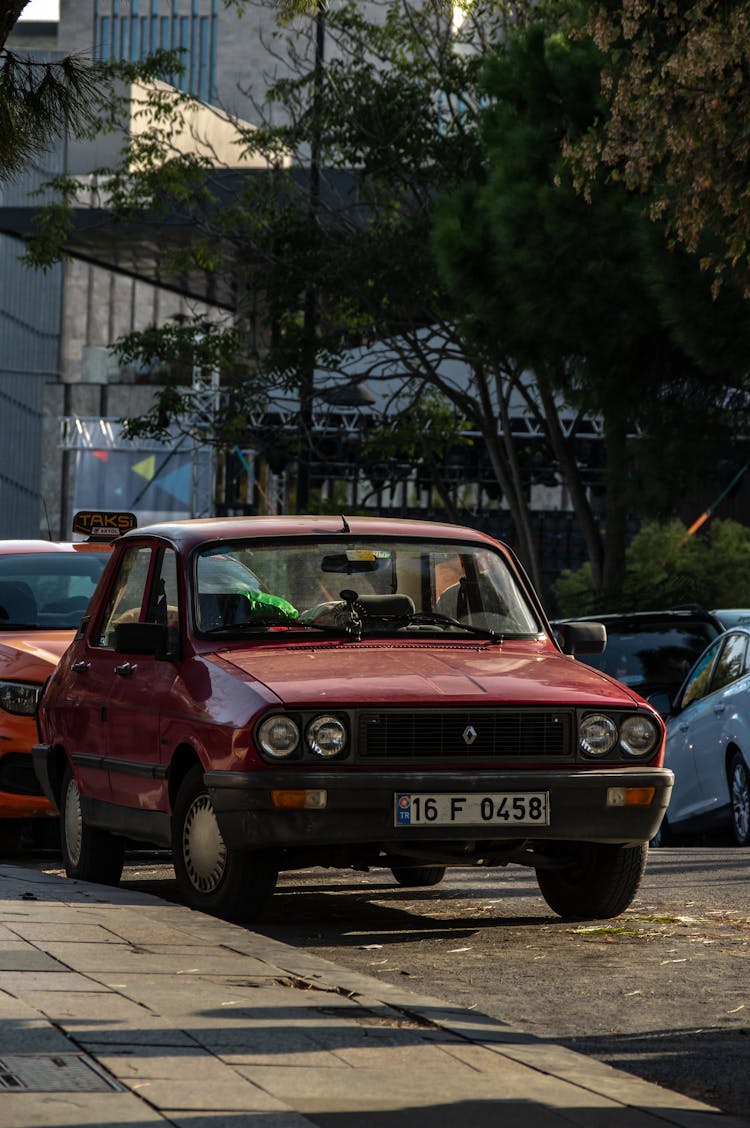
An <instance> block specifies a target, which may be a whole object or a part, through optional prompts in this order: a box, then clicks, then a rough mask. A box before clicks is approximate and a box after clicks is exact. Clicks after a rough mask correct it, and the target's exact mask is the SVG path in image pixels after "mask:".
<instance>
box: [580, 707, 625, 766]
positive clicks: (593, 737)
mask: <svg viewBox="0 0 750 1128" xmlns="http://www.w3.org/2000/svg"><path fill="white" fill-rule="evenodd" d="M580 738H581V751H582V752H585V753H586V755H587V756H606V755H607V753H608V752H611V751H612V749H613V748H614V746H615V744H617V725H616V724H615V722H614V721H613V720H611V719H610V718H609V717H605V716H604V715H603V714H602V713H590V714H589V716H588V717H584V718H583V720H582V721H581V729H580Z"/></svg>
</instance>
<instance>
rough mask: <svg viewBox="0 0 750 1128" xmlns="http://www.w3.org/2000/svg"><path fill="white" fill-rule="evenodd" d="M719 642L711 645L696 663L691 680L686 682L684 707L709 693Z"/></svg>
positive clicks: (683, 695)
mask: <svg viewBox="0 0 750 1128" xmlns="http://www.w3.org/2000/svg"><path fill="white" fill-rule="evenodd" d="M719 646H720V643H719V642H715V643H714V645H713V646H709V648H708V650H707V651H706V653H705V654H704V655H703V657H702V658H700V659H699V661H698V662H697V663H696V665H695V668H694V670H693V672H692V673H691V675H690V678H689V680H688V681H687V683H686V684H685V689H684V691H683V694H682V703H681V704H682V708H683V709H684V708H685V706H686V705H692V703H693V702H694V701H700V699H701V697H705V696H706V694H707V693H708V686H709V681H710V677H711V667H712V666H713V662H714V658H715V657H716V655H717V654H718V652H719Z"/></svg>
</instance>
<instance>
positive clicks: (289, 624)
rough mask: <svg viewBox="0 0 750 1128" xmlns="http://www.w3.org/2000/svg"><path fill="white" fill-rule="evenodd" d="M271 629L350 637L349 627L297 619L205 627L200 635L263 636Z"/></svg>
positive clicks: (262, 620) (254, 620)
mask: <svg viewBox="0 0 750 1128" xmlns="http://www.w3.org/2000/svg"><path fill="white" fill-rule="evenodd" d="M271 627H285V628H286V630H289V631H300V630H308V629H310V628H312V629H313V630H316V631H325V632H326V633H327V634H335V635H337V636H338V637H344V638H345V637H348V636H349V635H351V633H352V632H351V630H350V628H349V627H336V626H329V625H328V624H326V623H310V622H304V623H302V622H300V621H299V620H297V619H284V620H281V619H276V618H267V619H260V618H255V619H248V620H247V622H244V623H227V624H225V625H224V626H221V627H207V628H204V629H203V630H202V631H201V634H204V635H210V636H212V637H220V636H222V635H233V634H254V633H255V632H257V633H258V634H265V633H266V632H267V631H268V630H269V629H270V628H271Z"/></svg>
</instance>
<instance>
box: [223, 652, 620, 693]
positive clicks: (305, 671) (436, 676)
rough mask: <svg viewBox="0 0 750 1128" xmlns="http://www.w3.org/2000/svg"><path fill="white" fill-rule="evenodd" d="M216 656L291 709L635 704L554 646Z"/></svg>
mask: <svg viewBox="0 0 750 1128" xmlns="http://www.w3.org/2000/svg"><path fill="white" fill-rule="evenodd" d="M217 657H220V658H221V659H222V660H223V662H227V663H230V664H232V665H234V666H235V667H237V668H238V669H239V670H241V671H242V673H243V674H244V675H245V677H246V678H248V679H252V680H253V681H254V682H260V683H262V684H263V685H264V686H266V687H267V689H269V690H270V691H271V692H272V693H273V694H274V695H275V696H276V697H277V698H278V699H279V701H281V702H283V703H284V704H286V705H291V706H295V705H313V706H314V705H316V704H321V703H323V702H327V703H328V702H329V703H330V704H331V705H332V706H333V705H338V706H347V705H365V706H366V705H369V704H371V703H372V704H396V705H401V704H410V705H417V704H420V705H425V704H433V703H436V702H437V701H438V700H440V699H442V700H443V701H445V702H453V701H455V702H461V703H462V702H476V703H480V702H481V703H487V704H491V703H495V702H497V701H502V702H503V703H509V704H516V705H549V706H554V707H557V708H559V707H562V706H566V705H569V706H574V705H575V706H584V707H587V706H588V707H593V708H604V707H605V706H610V707H611V706H621V707H625V708H627V707H628V706H632V705H633V704H634V702H636V701H638V700H639V698H638V697H637V696H635V695H633V694H631V693H629V692H628V691H627V689H626V688H625V687H624V686H622V685H620V684H619V683H618V682H614V681H612V680H611V679H610V678H609V677H607V676H606V675H605V674H601V673H599V672H598V671H596V670H593V669H591V667H589V666H584V665H583V664H582V663H580V662H576V661H574V660H573V659H572V658H568V657H565V656H563V655H561V654H559V653H558V652H557V651H552V650H550V648H549V647H548V646H540V645H539V644H534V643H532V644H529V643H526V644H516V645H513V644H509V643H504V644H503V646H502V647H498V646H473V645H461V644H455V643H453V644H443V645H440V644H437V645H425V644H424V643H420V644H417V645H412V646H409V645H406V644H397V645H394V644H393V643H390V644H388V645H383V644H382V643H372V642H371V643H368V642H362V643H348V644H345V645H333V646H326V645H323V646H312V645H298V646H294V645H290V646H283V647H282V646H276V647H274V648H273V649H271V648H266V647H263V648H258V647H254V648H253V649H252V650H251V649H244V648H242V649H237V650H235V649H232V650H224V651H222V652H221V653H220V654H219V655H217Z"/></svg>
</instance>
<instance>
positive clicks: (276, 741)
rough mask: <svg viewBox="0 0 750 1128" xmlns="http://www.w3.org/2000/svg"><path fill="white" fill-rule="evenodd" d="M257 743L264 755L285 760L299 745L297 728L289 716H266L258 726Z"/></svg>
mask: <svg viewBox="0 0 750 1128" xmlns="http://www.w3.org/2000/svg"><path fill="white" fill-rule="evenodd" d="M258 743H259V744H260V746H261V748H262V749H263V751H264V752H265V754H266V756H272V757H273V758H274V760H286V758H287V757H288V756H291V755H293V754H294V752H296V750H297V747H298V745H299V728H298V727H297V724H296V723H295V722H294V721H293V720H292V718H291V717H283V716H281V717H266V719H265V721H263V723H262V724H261V725H260V726H259V728H258Z"/></svg>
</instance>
